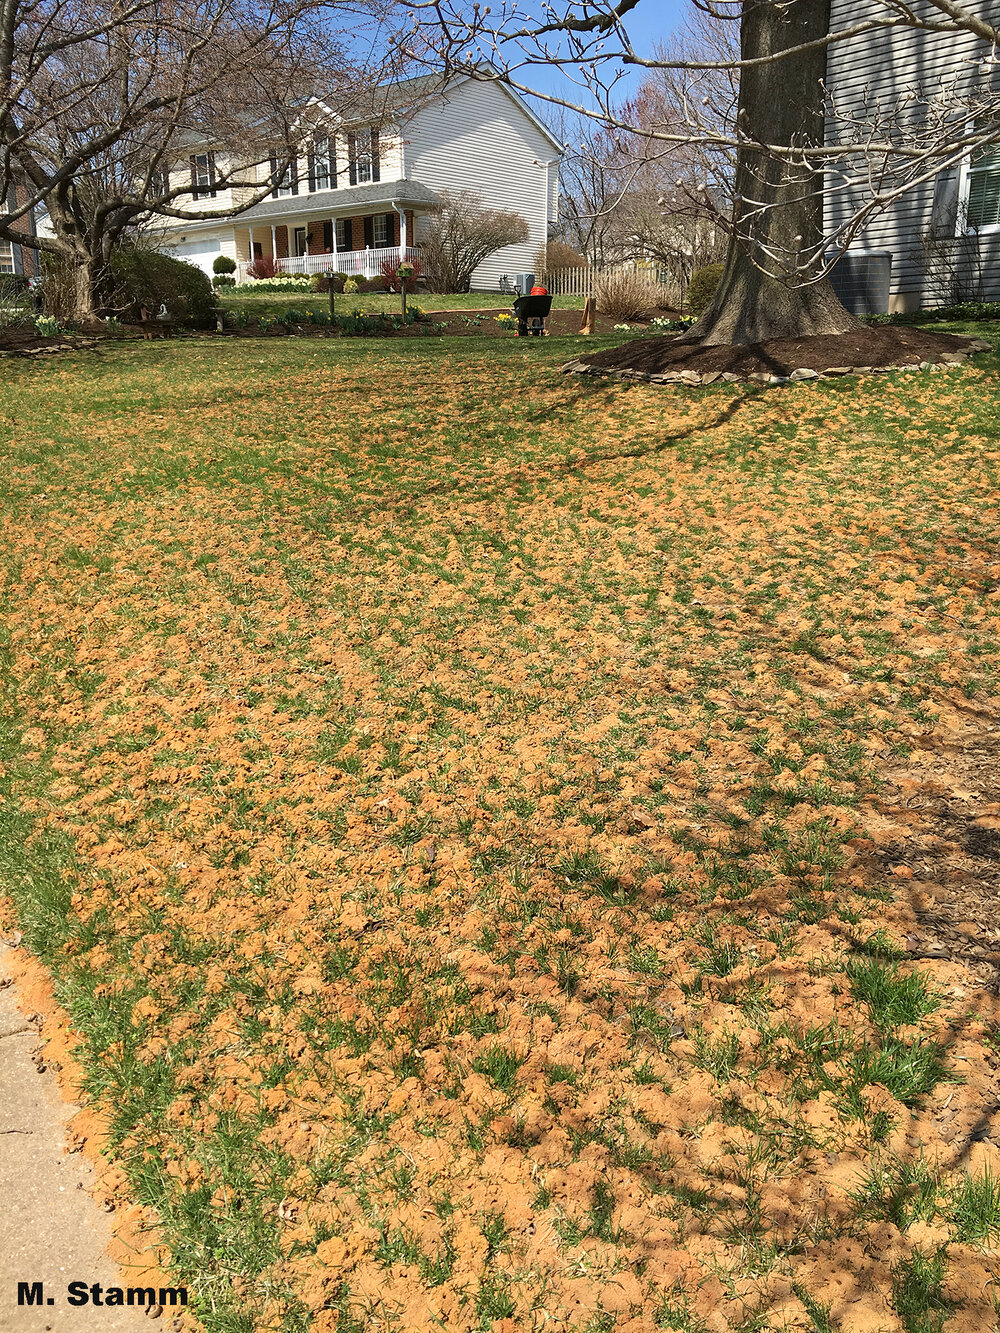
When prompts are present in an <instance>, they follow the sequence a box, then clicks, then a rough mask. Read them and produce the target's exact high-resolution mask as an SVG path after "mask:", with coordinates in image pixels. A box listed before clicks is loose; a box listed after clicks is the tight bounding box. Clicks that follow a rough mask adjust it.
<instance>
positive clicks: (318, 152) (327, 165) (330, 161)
mask: <svg viewBox="0 0 1000 1333" xmlns="http://www.w3.org/2000/svg"><path fill="white" fill-rule="evenodd" d="M335 160H336V145H335V141H334V137H333V135H332V134H331V135H330V136H329V137H328V138H326V139H314V140H313V151H312V187H313V190H315V191H319V190H335V189H336V188H337V182H336V178H335V176H334V163H335ZM321 166H322V168H323V171H324V173H325V176H326V184H325V185H321V184H320V182H319V177H320V167H321Z"/></svg>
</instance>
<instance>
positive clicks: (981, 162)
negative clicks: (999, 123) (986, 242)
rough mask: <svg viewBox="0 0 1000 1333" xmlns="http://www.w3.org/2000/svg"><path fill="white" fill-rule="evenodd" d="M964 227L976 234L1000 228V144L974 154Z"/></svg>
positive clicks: (988, 146)
mask: <svg viewBox="0 0 1000 1333" xmlns="http://www.w3.org/2000/svg"><path fill="white" fill-rule="evenodd" d="M965 223H966V226H967V227H969V228H971V229H973V230H976V231H978V230H979V228H980V227H1000V144H987V145H986V146H985V147H984V148H980V149H979V150H978V151H977V152H975V153H973V154H972V158H971V160H970V162H969V185H968V196H967V202H966V217H965Z"/></svg>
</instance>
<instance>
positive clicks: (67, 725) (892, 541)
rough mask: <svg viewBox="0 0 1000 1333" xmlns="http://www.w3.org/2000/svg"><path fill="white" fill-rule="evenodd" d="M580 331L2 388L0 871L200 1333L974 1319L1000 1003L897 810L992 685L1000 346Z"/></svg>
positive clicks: (295, 345) (80, 369) (118, 1192)
mask: <svg viewBox="0 0 1000 1333" xmlns="http://www.w3.org/2000/svg"><path fill="white" fill-rule="evenodd" d="M987 336H988V335H987ZM597 345H600V344H597ZM567 354H568V351H567V347H566V346H565V343H564V340H559V342H558V343H557V342H556V340H549V341H548V342H547V343H545V344H541V345H540V344H538V343H534V342H524V341H522V342H517V341H514V340H510V341H503V340H495V341H487V340H483V341H482V342H480V341H478V340H475V339H464V340H462V339H454V340H452V339H441V340H440V341H436V342H434V343H433V344H430V343H424V342H420V341H399V342H392V341H379V342H377V343H366V342H362V341H360V340H347V339H344V340H338V341H337V342H335V343H329V342H316V341H309V340H304V339H295V338H288V339H280V340H273V341H268V342H266V343H263V342H262V343H245V342H244V343H239V342H236V341H232V340H229V341H221V342H219V343H206V342H194V341H191V342H184V341H180V342H177V343H148V344H113V345H105V346H102V347H101V348H100V350H99V351H96V352H89V353H78V354H77V353H75V354H71V355H65V356H62V357H60V358H58V359H56V358H53V359H52V360H51V361H49V362H46V363H44V364H41V363H38V362H31V363H20V362H8V363H7V371H8V373H7V375H6V378H5V381H4V383H3V385H2V387H0V405H2V414H3V420H4V440H5V444H4V473H5V486H4V489H3V493H2V499H0V505H2V516H0V523H2V526H0V540H2V549H0V558H2V561H3V567H4V570H5V591H4V599H5V635H6V652H5V681H6V693H5V706H4V710H3V714H2V717H3V727H2V733H0V740H2V754H0V758H2V760H3V765H4V768H3V776H2V777H0V784H2V795H3V801H2V803H0V845H2V847H3V850H2V852H0V873H2V877H3V886H4V887H5V888H6V889H7V891H8V892H9V894H10V896H11V899H12V900H13V904H14V908H13V911H14V912H15V913H16V922H17V925H18V927H19V929H21V930H22V931H23V932H24V935H25V944H26V945H28V946H30V947H31V948H32V949H33V950H34V951H36V952H37V953H38V954H39V955H40V956H41V957H42V958H43V959H44V960H45V962H46V963H47V965H48V966H49V968H50V969H51V971H52V973H53V974H54V976H55V978H56V981H57V989H58V994H59V996H60V999H61V1001H62V1004H63V1006H64V1007H65V1009H66V1010H67V1011H68V1012H69V1014H70V1015H71V1016H72V1019H73V1024H74V1027H75V1030H76V1032H77V1034H78V1036H79V1046H78V1049H77V1052H76V1062H77V1063H78V1065H79V1068H80V1069H81V1070H82V1075H83V1077H84V1079H85V1087H86V1098H87V1099H88V1106H87V1108H86V1112H85V1120H84V1122H83V1124H84V1129H81V1133H83V1132H89V1133H90V1134H91V1135H99V1136H105V1135H106V1136H107V1137H106V1139H103V1138H102V1139H100V1141H102V1142H106V1143H107V1145H108V1151H109V1152H110V1153H111V1155H112V1156H113V1158H114V1160H115V1162H116V1163H117V1166H118V1167H119V1168H120V1170H117V1171H116V1172H115V1173H112V1174H111V1175H110V1176H109V1177H108V1178H107V1179H106V1182H105V1186H104V1188H105V1190H106V1192H107V1193H108V1194H109V1196H111V1197H113V1198H117V1199H118V1200H119V1202H122V1201H124V1200H126V1199H129V1198H130V1199H132V1200H135V1201H138V1203H140V1204H142V1205H143V1206H144V1207H146V1208H148V1209H149V1210H150V1212H149V1217H151V1218H155V1219H158V1223H159V1227H160V1235H161V1236H162V1238H163V1239H164V1241H165V1242H166V1245H167V1246H168V1248H169V1259H167V1260H165V1262H167V1263H168V1264H169V1266H170V1268H171V1271H172V1273H173V1274H174V1276H175V1278H176V1279H177V1280H179V1281H184V1282H186V1283H187V1284H188V1286H189V1288H190V1290H191V1292H192V1298H193V1299H194V1300H196V1302H197V1311H198V1314H199V1316H200V1319H201V1320H202V1322H203V1325H204V1327H205V1328H206V1329H208V1330H209V1331H210V1333H250V1331H251V1330H269V1331H270V1330H282V1331H283V1333H303V1331H304V1330H306V1329H310V1330H313V1333H333V1331H334V1330H337V1333H361V1330H375V1329H377V1330H387V1331H388V1330H397V1329H398V1330H400V1331H401V1333H403V1331H404V1330H405V1331H406V1333H410V1331H412V1330H427V1331H428V1333H429V1331H430V1330H433V1329H438V1330H440V1329H447V1330H449V1333H462V1331H463V1330H477V1331H479V1330H482V1331H483V1333H485V1331H487V1330H490V1331H491V1333H521V1331H522V1330H534V1329H539V1330H540V1329H542V1328H543V1327H544V1328H545V1329H547V1330H576V1331H577V1333H585V1331H586V1333H600V1331H601V1330H611V1329H616V1330H618V1329H620V1330H623V1333H654V1330H657V1329H673V1330H688V1331H689V1333H699V1331H703V1330H708V1331H709V1333H723V1330H727V1329H732V1330H745V1331H746V1333H749V1331H750V1330H754V1329H758V1330H763V1329H779V1328H788V1329H799V1330H807V1329H812V1330H819V1331H820V1333H823V1331H824V1330H832V1329H839V1330H842V1333H860V1331H861V1330H862V1329H866V1330H872V1329H887V1330H888V1329H892V1330H905V1331H906V1333H921V1331H922V1333H935V1330H939V1329H940V1328H941V1327H942V1326H943V1325H944V1321H945V1320H946V1319H947V1320H949V1321H952V1320H953V1322H949V1323H948V1324H947V1328H948V1329H951V1330H953V1331H954V1333H959V1330H968V1331H969V1333H972V1331H973V1330H985V1329H987V1328H988V1327H990V1325H991V1322H992V1320H993V1319H994V1311H993V1307H992V1306H991V1303H990V1296H991V1290H992V1289H991V1288H990V1286H989V1279H990V1262H991V1261H990V1258H989V1255H988V1254H987V1253H986V1252H984V1250H983V1248H982V1247H983V1244H984V1243H993V1244H995V1243H996V1241H997V1239H998V1236H1000V1193H998V1191H997V1189H996V1186H995V1184H992V1185H991V1183H990V1182H991V1179H992V1180H993V1181H994V1182H995V1180H996V1179H997V1178H998V1177H1000V1154H998V1152H997V1149H996V1147H995V1146H991V1144H990V1143H988V1142H985V1141H979V1142H973V1143H972V1145H971V1146H970V1143H969V1137H970V1135H971V1134H972V1130H973V1127H974V1126H975V1125H976V1124H977V1123H980V1117H981V1114H982V1108H983V1106H984V1105H985V1104H986V1102H987V1101H988V1100H989V1097H990V1093H989V1091H988V1090H989V1088H990V1087H991V1083H990V1080H991V1079H992V1078H993V1077H994V1076H993V1074H992V1072H991V1069H990V1063H989V1062H990V1060H995V1052H996V1049H997V1045H996V1044H997V1041H998V1037H1000V1028H998V1027H997V1025H996V1016H995V1014H993V1015H992V1016H991V1014H990V1012H989V1011H988V1010H987V1008H986V1003H987V1001H986V999H985V998H984V997H985V992H982V991H977V990H975V989H971V988H970V987H969V985H968V982H967V976H966V974H965V973H964V971H963V969H962V968H961V967H960V966H958V965H957V964H954V963H950V962H947V961H924V962H921V963H920V964H913V963H911V962H908V961H906V960H905V959H904V958H902V957H901V953H902V946H903V944H904V943H905V936H906V933H907V931H908V930H910V929H911V928H912V925H913V920H914V904H915V903H918V901H919V895H918V893H917V892H916V890H917V889H918V888H919V885H915V883H914V881H913V879H912V871H911V870H910V869H909V868H908V866H907V864H906V862H907V852H906V847H907V845H908V844H907V840H908V838H909V837H910V836H911V825H912V822H913V818H914V816H913V814H912V812H911V811H909V810H908V809H907V808H906V803H905V800H900V801H899V802H898V803H894V802H893V800H892V799H890V798H889V797H888V796H887V795H886V792H885V788H884V786H883V783H884V780H885V778H886V775H887V774H888V773H889V772H890V770H891V771H892V772H893V773H895V774H896V775H897V776H898V775H900V774H903V775H909V777H907V779H906V780H908V781H911V782H912V783H913V784H914V785H913V786H911V787H910V788H909V789H907V790H910V791H913V790H919V789H920V782H921V781H924V780H926V778H927V769H926V768H920V767H919V765H920V763H921V762H923V761H926V760H929V759H930V758H935V757H936V758H938V759H940V760H941V762H942V763H947V762H948V758H947V757H948V755H949V754H951V753H952V752H953V751H954V749H955V748H956V738H961V736H962V735H964V734H965V732H966V730H967V727H968V725H969V719H970V718H972V719H975V718H977V717H979V718H985V717H988V716H990V715H991V714H990V712H989V710H990V708H991V707H993V706H994V705H995V701H996V695H997V679H996V667H997V631H998V629H1000V605H998V602H1000V594H998V591H997V587H998V583H997V579H996V564H995V561H996V551H997V549H998V545H1000V503H998V501H1000V479H998V464H1000V392H998V388H997V380H996V378H995V369H996V359H995V357H994V356H993V355H992V354H990V355H988V356H986V357H982V358H978V359H977V361H976V362H975V364H973V365H969V366H967V367H964V368H957V369H949V370H946V371H941V372H934V373H927V374H920V373H911V374H899V375H886V376H880V377H872V378H870V379H865V380H860V381H853V380H836V381H829V382H824V383H819V384H813V385H808V384H794V385H787V386H782V387H778V388H770V389H765V388H761V387H759V386H748V385H742V386H741V385H726V386H724V387H718V388H716V387H714V386H713V387H712V388H711V389H700V390H693V389H669V390H664V389H658V388H654V387H651V386H645V385H632V386H623V385H621V384H619V383H611V382H602V381H593V380H589V379H588V380H587V381H586V382H581V380H580V378H579V377H575V376H566V377H563V376H560V375H559V374H558V373H556V372H557V367H558V364H559V361H560V360H561V359H564V358H565V357H566V355H567ZM991 701H992V702H991ZM981 725H982V726H985V725H986V723H985V722H982V723H981ZM949 747H950V748H949ZM914 772H916V774H917V776H916V778H913V777H912V774H913V773H914ZM902 780H903V779H902V778H900V781H902ZM864 832H867V833H868V834H869V835H870V836H869V837H868V838H864V837H862V836H861V834H862V833H864ZM941 873H942V874H943V873H944V872H943V871H942V872H941ZM8 924H9V925H10V926H13V924H14V922H13V921H10V922H9V923H8ZM56 1023H57V1019H55V1018H53V1019H52V1020H51V1022H50V1023H49V1024H48V1025H47V1029H48V1031H49V1032H51V1031H52V1030H53V1029H54V1027H55V1026H56ZM991 1043H992V1045H991ZM49 1058H52V1057H51V1052H50V1057H49ZM60 1062H61V1063H62V1064H63V1065H64V1072H65V1071H67V1070H72V1069H73V1068H74V1067H75V1066H74V1064H73V1062H71V1061H70V1059H69V1057H68V1056H67V1055H65V1054H63V1055H61V1056H60ZM942 1117H943V1118H944V1119H946V1120H947V1119H948V1117H952V1119H950V1120H948V1123H949V1124H954V1125H957V1126H958V1127H959V1128H958V1129H956V1130H955V1132H954V1133H953V1134H952V1135H951V1137H950V1138H948V1137H947V1136H945V1135H944V1134H943V1131H942V1130H941V1125H942V1123H944V1120H943V1119H942ZM954 1117H957V1119H956V1118H954ZM990 1170H992V1172H993V1175H992V1178H991V1176H990V1175H989V1171H990ZM115 1216H116V1218H123V1217H125V1218H127V1213H126V1210H124V1209H123V1208H119V1209H118V1211H117V1212H116V1213H115ZM994 1253H995V1251H994Z"/></svg>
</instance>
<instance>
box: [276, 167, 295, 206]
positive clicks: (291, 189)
mask: <svg viewBox="0 0 1000 1333" xmlns="http://www.w3.org/2000/svg"><path fill="white" fill-rule="evenodd" d="M297 170H298V158H295V157H293V158H292V160H291V161H290V162H289V164H288V166H287V167H286V168H285V170H284V172H283V173H282V175H281V177H280V179H279V181H278V183H277V185H276V186H275V187H274V192H273V197H274V198H275V199H288V198H290V197H291V196H292V195H293V194H296V193H298V192H297V191H296V189H295V173H296V171H297ZM286 181H287V182H288V183H287V184H286V183H285V182H286Z"/></svg>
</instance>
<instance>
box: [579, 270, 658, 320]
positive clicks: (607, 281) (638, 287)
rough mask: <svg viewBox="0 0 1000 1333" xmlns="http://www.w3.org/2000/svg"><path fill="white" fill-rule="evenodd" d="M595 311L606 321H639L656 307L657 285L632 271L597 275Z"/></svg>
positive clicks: (646, 277)
mask: <svg viewBox="0 0 1000 1333" xmlns="http://www.w3.org/2000/svg"><path fill="white" fill-rule="evenodd" d="M594 296H595V297H596V298H597V308H598V310H599V311H600V312H601V314H602V315H607V316H608V318H609V319H617V320H628V319H642V317H643V316H644V315H645V314H646V313H647V311H649V310H650V309H651V308H652V307H654V306H659V304H660V298H661V291H660V284H659V283H658V282H654V281H653V279H652V278H650V277H648V276H647V275H646V274H645V273H639V272H637V271H636V270H635V269H628V268H623V269H614V270H612V271H611V272H609V273H601V274H599V275H598V278H597V281H596V282H595V284H594Z"/></svg>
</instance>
